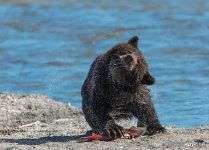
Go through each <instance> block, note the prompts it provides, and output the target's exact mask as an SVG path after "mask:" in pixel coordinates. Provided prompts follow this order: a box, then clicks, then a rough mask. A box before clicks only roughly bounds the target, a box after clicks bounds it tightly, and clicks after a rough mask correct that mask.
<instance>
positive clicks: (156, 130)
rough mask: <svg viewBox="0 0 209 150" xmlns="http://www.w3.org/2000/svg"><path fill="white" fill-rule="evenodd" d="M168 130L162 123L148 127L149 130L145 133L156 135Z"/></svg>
mask: <svg viewBox="0 0 209 150" xmlns="http://www.w3.org/2000/svg"><path fill="white" fill-rule="evenodd" d="M165 131H166V129H165V128H164V127H163V126H161V125H160V124H158V125H153V126H150V127H148V128H147V131H146V132H145V133H144V135H149V136H151V135H154V134H156V133H164V132H165Z"/></svg>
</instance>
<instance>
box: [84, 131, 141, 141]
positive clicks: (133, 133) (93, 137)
mask: <svg viewBox="0 0 209 150" xmlns="http://www.w3.org/2000/svg"><path fill="white" fill-rule="evenodd" d="M141 134H142V132H141V131H140V130H138V129H136V128H128V129H124V136H122V137H117V138H123V139H132V138H137V137H139V136H140V135H141ZM95 140H97V141H111V140H114V139H107V138H105V137H103V136H102V135H100V134H95V133H93V134H92V135H90V136H87V137H83V138H81V139H80V142H91V141H95Z"/></svg>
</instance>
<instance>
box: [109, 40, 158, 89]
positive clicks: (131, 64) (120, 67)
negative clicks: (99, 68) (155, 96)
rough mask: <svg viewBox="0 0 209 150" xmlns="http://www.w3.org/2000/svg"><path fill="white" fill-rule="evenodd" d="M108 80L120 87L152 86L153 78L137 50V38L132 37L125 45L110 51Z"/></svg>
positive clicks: (122, 44) (117, 46)
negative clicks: (120, 85)
mask: <svg viewBox="0 0 209 150" xmlns="http://www.w3.org/2000/svg"><path fill="white" fill-rule="evenodd" d="M106 55H107V56H108V58H109V65H108V78H110V79H111V80H112V81H113V82H116V83H118V84H122V85H130V86H131V85H136V84H137V85H138V84H145V85H152V84H154V82H155V79H154V77H152V76H151V75H150V73H149V69H148V64H147V62H146V60H145V58H144V56H143V54H142V53H141V51H140V50H139V49H138V37H137V36H134V37H132V38H131V39H130V40H129V41H128V42H127V43H121V44H117V45H116V46H114V47H113V48H112V49H110V50H109V51H108V52H107V53H106Z"/></svg>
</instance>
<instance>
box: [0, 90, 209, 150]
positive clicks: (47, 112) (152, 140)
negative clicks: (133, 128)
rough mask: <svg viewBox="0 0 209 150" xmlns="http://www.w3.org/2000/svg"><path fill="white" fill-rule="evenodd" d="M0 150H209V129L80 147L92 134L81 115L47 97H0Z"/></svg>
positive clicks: (173, 131)
mask: <svg viewBox="0 0 209 150" xmlns="http://www.w3.org/2000/svg"><path fill="white" fill-rule="evenodd" d="M0 115H1V118H0V149H1V150H11V149H14V150H31V149H40V150H46V149H54V150H55V149H56V150H57V149H62V150H63V149H81V150H84V149H95V150H96V149H99V150H100V149H101V150H104V149H141V150H143V149H144V150H148V149H159V150H162V149H188V150H189V149H202V150H205V149H209V126H203V127H199V128H193V129H183V128H175V127H166V129H167V132H166V133H164V134H158V135H154V136H151V137H149V136H141V137H139V138H136V139H131V140H127V139H126V140H125V139H117V140H115V141H111V142H103V141H94V142H88V143H79V139H80V138H81V137H82V136H83V135H84V134H85V132H86V131H87V130H89V129H90V128H89V126H88V125H87V123H86V122H85V119H84V117H83V115H82V112H81V111H80V110H78V109H76V108H73V107H70V106H68V105H66V104H62V103H59V102H56V101H54V100H52V99H50V98H49V97H47V96H44V95H36V94H32V95H22V94H10V93H0Z"/></svg>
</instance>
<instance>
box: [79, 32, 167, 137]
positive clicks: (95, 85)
mask: <svg viewBox="0 0 209 150" xmlns="http://www.w3.org/2000/svg"><path fill="white" fill-rule="evenodd" d="M137 44H138V37H137V36H135V37H132V38H131V39H130V40H129V41H128V42H127V43H121V44H117V45H115V46H114V47H113V48H111V49H110V50H108V51H107V52H106V53H105V54H103V55H100V56H99V57H97V58H96V59H95V60H94V62H93V63H92V65H91V68H90V71H89V73H88V76H87V78H86V80H85V82H84V84H83V86H82V90H81V95H82V98H83V100H82V109H83V112H84V115H85V118H86V121H87V122H88V124H89V125H90V126H91V128H92V129H93V131H94V132H97V133H100V134H103V135H105V136H108V137H110V136H116V135H118V134H120V135H122V134H123V127H121V126H119V125H117V124H116V123H115V119H116V118H126V117H130V116H135V117H136V118H138V126H144V127H147V133H148V134H150V135H152V134H155V133H157V132H162V131H164V128H163V127H162V126H161V124H160V122H159V120H158V117H157V114H156V111H155V109H154V106H153V103H152V101H151V96H150V93H149V90H148V88H147V87H146V86H147V85H152V84H154V82H155V79H154V77H152V76H151V75H150V73H149V69H148V64H147V62H146V60H145V58H144V56H143V54H142V53H141V52H140V50H139V49H138V46H137Z"/></svg>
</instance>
